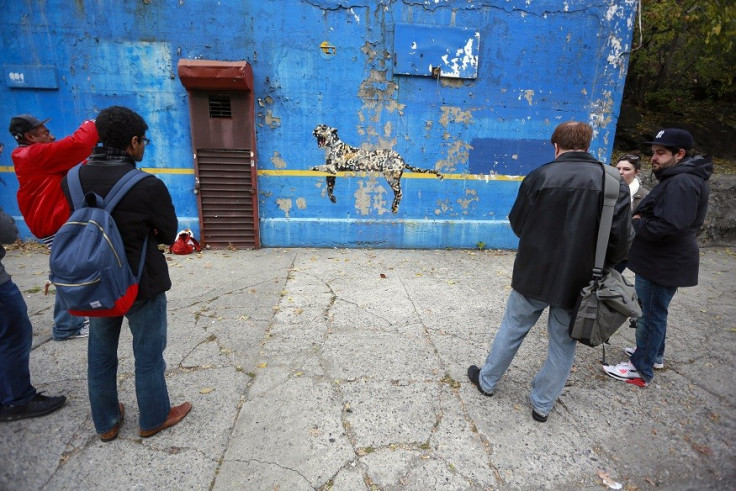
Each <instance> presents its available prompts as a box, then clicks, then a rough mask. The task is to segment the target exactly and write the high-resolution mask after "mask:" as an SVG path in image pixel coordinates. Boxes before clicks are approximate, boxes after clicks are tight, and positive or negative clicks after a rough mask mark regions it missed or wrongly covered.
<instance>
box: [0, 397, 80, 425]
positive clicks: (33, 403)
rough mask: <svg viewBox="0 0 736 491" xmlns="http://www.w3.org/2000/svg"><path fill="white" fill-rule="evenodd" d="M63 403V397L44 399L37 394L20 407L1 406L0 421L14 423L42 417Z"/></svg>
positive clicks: (64, 398) (64, 399)
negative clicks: (18, 420)
mask: <svg viewBox="0 0 736 491" xmlns="http://www.w3.org/2000/svg"><path fill="white" fill-rule="evenodd" d="M65 401H66V397H65V396H57V397H46V396H45V395H43V394H41V393H40V392H39V393H38V394H36V395H35V396H33V399H31V400H30V401H28V402H27V403H25V404H23V405H21V406H3V407H2V408H0V421H15V420H17V419H25V418H37V417H39V416H44V415H46V414H49V413H53V412H54V411H56V410H57V409H59V408H60V407H61V406H63V405H64V402H65Z"/></svg>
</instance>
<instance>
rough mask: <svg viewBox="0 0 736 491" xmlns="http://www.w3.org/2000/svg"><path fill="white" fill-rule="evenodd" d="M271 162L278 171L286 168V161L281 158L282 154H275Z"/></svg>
mask: <svg viewBox="0 0 736 491" xmlns="http://www.w3.org/2000/svg"><path fill="white" fill-rule="evenodd" d="M271 162H272V163H273V166H274V167H275V168H277V169H285V168H286V161H285V160H284V159H282V158H281V154H280V153H279V152H274V154H273V157H271Z"/></svg>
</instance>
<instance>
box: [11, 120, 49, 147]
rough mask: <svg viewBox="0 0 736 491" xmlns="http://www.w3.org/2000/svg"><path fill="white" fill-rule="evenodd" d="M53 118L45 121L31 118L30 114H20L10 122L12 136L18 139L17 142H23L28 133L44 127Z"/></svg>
mask: <svg viewBox="0 0 736 491" xmlns="http://www.w3.org/2000/svg"><path fill="white" fill-rule="evenodd" d="M49 119H51V118H46V119H44V120H43V121H41V120H39V119H38V118H36V117H34V116H31V115H30V114H19V115H18V116H15V117H13V118H12V119H11V120H10V128H8V131H10V134H11V135H13V137H14V138H15V139H16V141H22V140H23V135H25V134H26V133H28V132H29V131H31V130H32V129H34V128H38V127H39V126H43V125H44V124H46V121H48V120H49Z"/></svg>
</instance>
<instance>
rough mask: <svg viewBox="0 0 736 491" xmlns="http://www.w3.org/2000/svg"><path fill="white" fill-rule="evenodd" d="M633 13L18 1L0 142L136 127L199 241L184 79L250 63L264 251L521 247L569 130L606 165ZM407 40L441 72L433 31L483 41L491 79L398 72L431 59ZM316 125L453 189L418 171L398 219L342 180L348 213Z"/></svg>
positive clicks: (384, 188)
mask: <svg viewBox="0 0 736 491" xmlns="http://www.w3.org/2000/svg"><path fill="white" fill-rule="evenodd" d="M635 10H636V2H635V1H633V0H605V1H599V2H591V1H590V0H570V1H567V2H559V1H556V0H539V1H536V0H485V1H482V0H480V1H473V2H468V1H467V0H424V1H421V0H403V1H399V0H396V1H390V0H383V1H380V0H364V1H349V0H311V1H307V0H303V1H297V0H253V1H250V0H240V1H236V0H233V1H221V2H213V1H210V0H179V1H162V0H138V1H130V2H119V1H117V0H95V1H92V0H88V1H84V0H76V1H74V2H71V1H68V0H46V1H39V2H28V1H26V2H7V4H6V5H5V7H4V11H3V16H2V20H1V21H0V23H1V24H2V29H1V30H0V32H2V41H3V46H4V48H5V49H4V50H3V51H2V52H0V61H1V62H2V66H3V68H4V70H3V76H4V78H5V83H3V84H1V85H0V107H2V118H3V120H4V121H5V122H6V123H4V124H7V122H9V119H10V117H11V116H12V115H14V114H17V113H25V112H28V113H32V114H35V115H37V116H39V117H44V118H45V117H50V118H52V120H51V121H50V122H49V124H48V126H49V127H50V129H51V130H52V132H53V133H55V134H56V135H57V137H61V136H63V135H66V134H69V133H71V132H72V131H73V130H74V129H75V128H76V127H77V125H78V124H79V123H81V121H82V120H84V119H86V118H90V117H94V116H95V114H96V113H97V112H98V111H99V110H100V109H102V108H104V107H106V106H109V105H112V104H120V105H127V106H129V107H131V108H133V109H135V110H136V111H138V112H139V113H141V114H142V115H143V116H144V118H145V119H146V121H147V122H148V124H149V126H150V130H149V136H150V137H151V139H152V140H153V144H152V145H151V146H150V148H149V149H148V150H147V153H146V157H145V159H144V161H143V163H142V167H144V168H148V169H149V170H151V171H152V172H154V173H156V174H157V175H158V176H159V177H160V178H161V179H163V180H164V181H165V182H166V184H167V185H168V186H169V189H170V190H171V193H172V196H173V198H174V201H175V205H176V210H177V213H178V215H179V218H180V222H181V226H182V227H184V226H189V227H191V228H192V229H194V231H195V234H196V235H198V230H199V222H198V214H197V205H196V195H195V194H194V193H193V189H194V172H193V165H194V163H193V157H192V145H191V138H190V126H189V113H188V105H187V94H186V91H185V89H184V88H183V86H182V85H181V83H180V81H179V80H178V77H177V73H176V66H177V63H178V61H179V59H181V58H188V59H195V58H198V59H212V60H225V61H232V60H246V61H248V62H249V63H250V64H251V65H252V67H253V73H254V78H255V97H256V100H257V107H256V121H257V127H256V135H257V141H258V144H257V153H258V162H257V166H258V172H259V177H258V192H259V206H260V210H259V212H260V230H261V243H262V245H263V246H264V247H274V246H279V247H281V246H347V247H362V246H370V247H416V248H440V247H470V248H473V247H476V246H477V245H478V244H479V243H481V242H482V243H484V244H485V246H486V247H500V248H514V247H515V246H516V244H517V242H516V238H515V237H514V235H513V233H512V232H511V230H510V228H509V227H508V222H507V218H506V217H507V214H508V211H509V209H510V207H511V204H512V203H513V200H514V198H515V195H516V191H517V190H518V186H519V182H520V179H521V177H522V176H524V175H525V174H527V173H528V172H529V171H530V170H532V169H534V168H535V167H537V166H539V165H540V164H542V163H544V162H546V161H548V160H551V158H552V149H551V146H550V144H549V143H548V140H549V136H550V134H551V133H552V130H553V129H554V127H555V126H556V125H557V124H558V123H560V122H563V121H569V120H582V121H587V122H589V123H591V124H592V125H593V127H594V129H595V138H594V141H593V145H592V149H591V151H592V152H593V153H594V154H596V155H597V156H598V157H599V158H600V159H601V160H608V158H609V155H610V153H611V147H612V144H613V137H614V134H615V127H616V121H617V117H618V111H619V107H620V101H621V94H622V91H623V85H624V80H625V75H626V69H627V66H628V51H629V49H630V43H631V33H632V26H633V19H634V15H635ZM397 24H398V25H399V27H400V29H401V28H402V26H403V30H401V31H400V35H399V36H398V37H399V40H400V41H401V42H397V43H396V45H395V40H394V32H395V26H396V25H397ZM407 25H409V26H411V25H416V26H422V27H421V28H419V29H416V32H419V33H420V34H419V35H418V36H419V37H420V38H419V39H417V49H419V50H420V51H421V54H422V56H426V57H432V56H434V53H436V51H437V50H438V49H439V50H442V49H445V48H442V47H440V46H439V44H440V43H439V42H438V40H440V39H441V38H442V36H437V35H436V32H440V33H441V32H442V30H443V29H447V32H448V33H450V32H452V33H457V32H459V31H462V32H471V33H476V32H477V33H478V37H477V39H479V46H478V49H477V59H476V62H477V66H476V67H473V68H474V70H469V71H468V70H465V71H462V73H460V75H461V76H463V77H466V78H454V77H452V76H443V77H441V78H440V79H439V80H438V79H436V78H433V77H431V76H424V75H423V74H421V73H418V74H408V75H404V74H398V73H394V62H395V61H396V59H397V57H398V59H399V61H401V60H402V58H401V56H412V57H411V58H410V60H411V62H410V63H411V64H412V66H414V65H417V66H419V69H418V70H417V71H418V72H421V59H422V58H421V57H419V55H417V54H416V53H413V54H412V53H409V51H411V50H412V49H414V48H413V47H407V46H406V44H405V42H404V41H406V39H404V38H405V37H406V32H407V29H406V26H407ZM425 26H429V27H431V29H426V28H425ZM457 28H465V29H457ZM408 31H409V32H413V31H412V30H411V29H408ZM427 33H429V34H427ZM433 36H435V37H436V38H437V39H433ZM449 37H451V36H449V34H448V38H449ZM433 64H435V63H434V62H431V61H430V62H428V66H429V65H433ZM13 66H15V67H17V66H21V67H28V69H29V70H30V68H31V67H44V70H42V72H44V73H46V72H47V68H48V67H52V68H53V69H54V70H55V73H56V76H57V85H58V87H56V88H53V87H52V88H48V87H46V88H14V87H12V85H13V83H12V80H10V79H9V78H8V73H9V72H10V69H7V70H6V69H5V68H6V67H13ZM443 70H444V69H443ZM397 71H404V72H406V71H407V70H397ZM15 72H17V70H16V71H15ZM473 72H475V73H473ZM426 75H429V69H428V70H427V74H426ZM443 75H445V71H443ZM473 77H474V78H473ZM39 85H43V84H41V83H39ZM52 85H53V84H52ZM317 124H327V125H329V126H333V127H336V128H338V129H339V136H340V138H341V139H342V140H343V141H345V142H347V143H349V144H351V145H353V146H356V147H365V148H393V149H394V150H396V151H397V152H399V153H400V154H401V155H402V156H403V157H404V158H405V160H406V161H407V162H408V163H409V164H411V165H413V166H416V167H421V168H427V169H436V170H439V171H440V172H442V173H443V174H444V175H445V179H443V180H438V179H436V178H435V177H434V176H432V175H425V174H413V173H405V174H404V177H403V179H402V187H403V193H404V197H403V200H402V202H401V205H400V208H399V211H398V213H396V214H393V213H391V201H392V199H393V193H392V191H391V189H390V188H389V187H388V185H387V184H386V181H385V179H384V178H383V176H382V175H380V174H372V173H362V172H359V173H348V174H342V175H339V176H338V178H337V183H336V187H335V196H336V197H337V202H336V203H334V204H333V203H331V202H330V201H329V199H328V198H327V193H326V185H325V178H324V174H322V173H317V172H311V171H309V169H310V168H311V167H313V166H316V165H320V164H323V163H324V158H325V156H324V152H323V151H322V150H320V149H319V148H318V147H317V144H316V141H315V139H314V137H313V136H312V130H313V129H314V127H315V126H316V125H317ZM4 134H5V135H6V136H1V134H0V141H2V142H3V143H4V144H5V151H4V152H3V154H2V156H0V179H2V182H0V206H2V207H3V208H4V209H5V210H7V211H8V212H10V213H11V214H13V215H14V216H16V218H17V219H19V224H20V225H21V229H22V231H23V234H24V236H25V237H26V238H28V237H30V235H29V233H28V231H27V229H26V228H25V226H24V224H23V223H22V222H20V219H21V217H20V216H19V212H18V208H17V204H16V202H15V192H16V190H17V180H16V179H15V175H14V173H13V171H12V162H11V158H10V151H11V150H12V148H14V146H15V143H14V141H13V140H12V138H11V136H10V134H9V133H7V132H5V133H4Z"/></svg>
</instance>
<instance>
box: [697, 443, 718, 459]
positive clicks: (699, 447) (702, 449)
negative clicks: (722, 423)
mask: <svg viewBox="0 0 736 491" xmlns="http://www.w3.org/2000/svg"><path fill="white" fill-rule="evenodd" d="M692 446H693V450H695V451H696V452H700V453H702V454H703V455H707V456H708V457H710V456H712V455H713V450H711V449H710V447H708V446H706V445H698V444H696V443H693V444H692Z"/></svg>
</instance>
